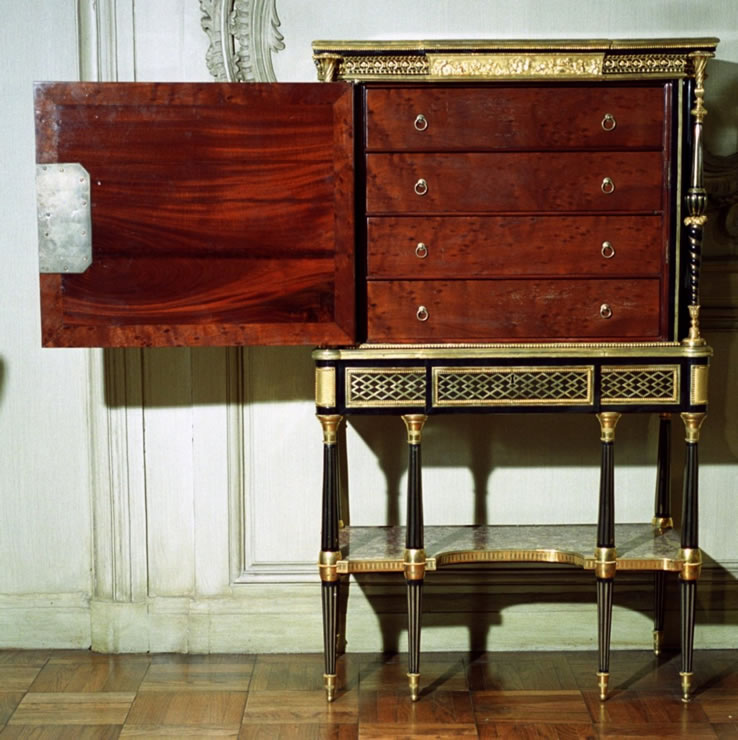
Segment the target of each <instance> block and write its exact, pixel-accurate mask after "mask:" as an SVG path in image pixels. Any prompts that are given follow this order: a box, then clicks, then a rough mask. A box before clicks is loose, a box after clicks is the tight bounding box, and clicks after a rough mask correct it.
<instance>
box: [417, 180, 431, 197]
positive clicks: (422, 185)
mask: <svg viewBox="0 0 738 740" xmlns="http://www.w3.org/2000/svg"><path fill="white" fill-rule="evenodd" d="M427 192H428V183H427V182H426V181H425V180H424V179H423V178H422V177H421V178H420V180H418V181H417V182H416V183H415V194H416V195H425V194H426V193H427Z"/></svg>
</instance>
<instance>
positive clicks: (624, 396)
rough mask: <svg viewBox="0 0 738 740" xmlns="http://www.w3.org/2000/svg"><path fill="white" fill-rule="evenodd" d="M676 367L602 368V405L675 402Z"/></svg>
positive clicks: (677, 368)
mask: <svg viewBox="0 0 738 740" xmlns="http://www.w3.org/2000/svg"><path fill="white" fill-rule="evenodd" d="M678 401H679V365H656V366H652V367H633V366H628V365H623V366H622V367H603V368H602V403H632V404H635V403H677V402H678Z"/></svg>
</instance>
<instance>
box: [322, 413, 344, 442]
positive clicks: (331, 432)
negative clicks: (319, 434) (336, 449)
mask: <svg viewBox="0 0 738 740" xmlns="http://www.w3.org/2000/svg"><path fill="white" fill-rule="evenodd" d="M317 417H318V421H319V422H320V426H321V427H323V444H326V445H334V444H336V440H337V439H338V427H339V426H340V424H341V421H342V420H343V416H341V415H340V414H317Z"/></svg>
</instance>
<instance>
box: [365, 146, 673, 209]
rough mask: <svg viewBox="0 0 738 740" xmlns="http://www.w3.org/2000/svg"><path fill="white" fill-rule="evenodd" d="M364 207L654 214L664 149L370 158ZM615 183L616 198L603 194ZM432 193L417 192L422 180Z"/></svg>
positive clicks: (659, 195) (659, 193)
mask: <svg viewBox="0 0 738 740" xmlns="http://www.w3.org/2000/svg"><path fill="white" fill-rule="evenodd" d="M366 170H367V188H366V210H367V212H368V213H370V214H380V213H392V214H399V213H410V214H413V213H428V214H435V213H438V214H441V213H449V214H451V213H471V212H482V213H484V212H486V213H490V212H492V213H494V212H497V213H502V212H521V211H523V212H525V211H527V212H557V211H558V212H560V211H568V212H578V211H585V212H587V211H589V212H592V211H598V212H610V213H612V212H654V211H659V210H660V209H661V208H662V187H663V182H664V178H663V174H664V162H663V158H662V154H661V152H622V153H615V152H592V153H589V152H568V153H557V152H523V153H520V152H514V153H493V154H489V153H478V152H472V153H456V154H369V155H367V157H366ZM606 177H609V178H611V179H612V181H613V183H614V185H615V189H614V191H613V192H612V193H609V194H607V193H604V192H603V191H602V183H603V180H604V178H606ZM420 179H424V180H425V181H426V182H427V192H426V193H425V194H424V195H418V194H416V192H415V189H414V188H415V185H416V183H417V182H418V180H420Z"/></svg>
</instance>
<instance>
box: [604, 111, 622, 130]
mask: <svg viewBox="0 0 738 740" xmlns="http://www.w3.org/2000/svg"><path fill="white" fill-rule="evenodd" d="M617 125H618V122H617V121H616V120H615V116H613V114H612V113H605V116H604V118H603V119H602V129H603V131H614V130H615V126H617Z"/></svg>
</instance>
